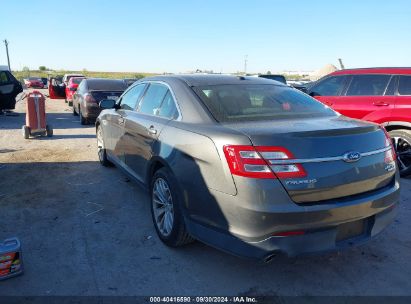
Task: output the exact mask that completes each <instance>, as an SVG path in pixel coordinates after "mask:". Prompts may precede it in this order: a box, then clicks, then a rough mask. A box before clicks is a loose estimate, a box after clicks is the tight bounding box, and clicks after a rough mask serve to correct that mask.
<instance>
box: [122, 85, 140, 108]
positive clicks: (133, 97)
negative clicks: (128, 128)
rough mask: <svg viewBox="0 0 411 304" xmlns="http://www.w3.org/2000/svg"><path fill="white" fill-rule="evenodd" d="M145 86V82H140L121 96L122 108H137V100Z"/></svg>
mask: <svg viewBox="0 0 411 304" xmlns="http://www.w3.org/2000/svg"><path fill="white" fill-rule="evenodd" d="M145 87H146V85H145V84H139V85H137V86H135V87H132V88H131V89H130V90H128V91H127V92H126V93H125V94H124V95H123V97H122V98H121V103H120V106H121V108H122V109H124V110H134V109H135V108H136V105H137V102H138V101H139V99H140V97H141V95H142V94H143V92H144V89H145Z"/></svg>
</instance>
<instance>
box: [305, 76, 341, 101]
mask: <svg viewBox="0 0 411 304" xmlns="http://www.w3.org/2000/svg"><path fill="white" fill-rule="evenodd" d="M346 79H347V77H346V76H332V77H328V78H326V79H324V80H320V82H319V83H317V84H315V85H314V86H313V87H312V88H311V90H310V91H311V95H313V96H338V95H340V94H341V91H342V89H343V88H344V85H345V81H346Z"/></svg>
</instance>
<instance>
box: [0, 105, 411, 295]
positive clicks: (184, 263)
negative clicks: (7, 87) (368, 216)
mask: <svg viewBox="0 0 411 304" xmlns="http://www.w3.org/2000/svg"><path fill="white" fill-rule="evenodd" d="M16 112H17V113H19V115H18V116H0V240H2V239H5V238H8V237H12V236H17V237H19V238H20V240H21V242H22V244H23V257H24V265H25V274H24V275H22V276H19V277H16V278H12V279H9V280H6V281H2V282H0V295H31V296H33V295H77V296H82V295H122V296H124V295H175V296H182V295H250V296H254V295H274V296H283V295H305V296H307V295H411V280H410V278H411V276H410V274H411V220H410V219H411V207H410V203H411V199H410V198H411V180H409V179H403V180H402V201H401V203H402V204H401V206H400V213H399V216H398V218H397V220H396V221H395V222H394V223H393V224H392V225H391V226H390V227H389V228H388V229H387V230H386V231H385V232H384V233H383V234H382V235H380V236H379V237H378V238H376V239H375V240H373V241H372V242H370V243H368V244H366V245H363V246H361V247H357V248H353V249H350V250H348V251H343V252H336V253H331V254H326V255H316V256H309V257H299V258H292V259H288V258H285V257H279V258H276V259H274V260H273V261H272V262H271V263H270V264H262V263H256V262H253V261H248V260H243V259H240V258H237V257H234V256H231V255H228V254H225V253H223V252H221V251H218V250H216V249H213V248H211V247H208V246H206V245H204V244H201V243H199V242H196V243H194V244H191V245H188V246H186V247H183V248H179V249H170V248H168V247H166V246H164V245H163V244H162V243H161V242H160V240H159V239H158V238H157V236H156V234H155V230H154V227H153V225H152V223H151V218H150V211H149V203H148V197H147V194H146V192H145V191H144V190H143V189H141V188H140V187H139V186H137V185H136V184H134V183H132V182H130V181H129V180H128V179H127V178H126V177H125V175H123V174H122V173H121V172H120V171H119V170H118V169H116V168H104V167H101V166H100V164H99V163H98V160H97V154H96V143H95V141H96V140H95V130H94V126H92V125H90V126H81V125H80V123H79V121H78V117H75V116H73V115H72V111H71V109H70V108H69V107H68V106H67V105H66V104H65V103H64V101H63V100H47V112H48V116H47V117H48V121H49V123H50V124H52V126H53V128H54V136H53V137H51V138H46V137H44V138H36V139H29V140H25V139H23V136H22V132H21V126H22V125H23V124H24V119H25V116H24V101H22V102H19V103H18V105H17V109H16Z"/></svg>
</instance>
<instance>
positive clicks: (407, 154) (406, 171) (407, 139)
mask: <svg viewBox="0 0 411 304" xmlns="http://www.w3.org/2000/svg"><path fill="white" fill-rule="evenodd" d="M388 134H389V135H390V137H391V139H392V142H393V145H394V148H395V152H396V154H397V164H398V167H399V171H400V175H401V177H405V176H409V175H410V174H411V130H406V129H399V130H393V131H390V132H388Z"/></svg>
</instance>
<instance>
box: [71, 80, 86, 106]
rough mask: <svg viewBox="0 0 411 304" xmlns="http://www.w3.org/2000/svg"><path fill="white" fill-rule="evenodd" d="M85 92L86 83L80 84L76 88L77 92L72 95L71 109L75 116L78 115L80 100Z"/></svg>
mask: <svg viewBox="0 0 411 304" xmlns="http://www.w3.org/2000/svg"><path fill="white" fill-rule="evenodd" d="M85 90H86V81H84V80H83V81H82V82H80V85H79V86H78V88H77V91H76V92H75V93H74V94H73V109H75V110H76V112H77V114H78V113H79V105H80V103H79V102H80V98H81V96H82V94H84V92H85Z"/></svg>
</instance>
